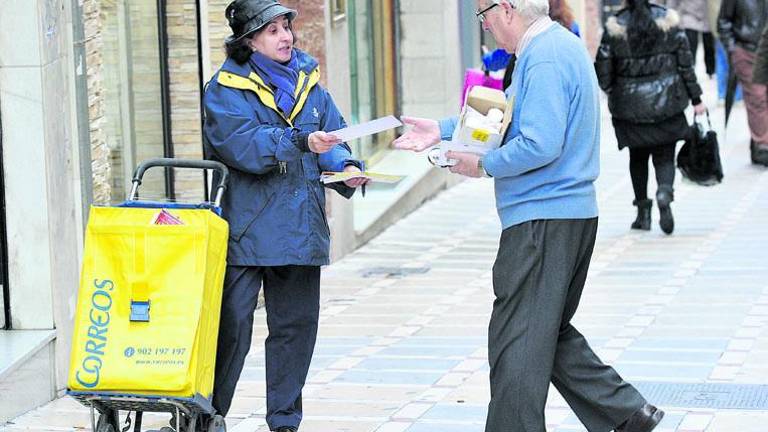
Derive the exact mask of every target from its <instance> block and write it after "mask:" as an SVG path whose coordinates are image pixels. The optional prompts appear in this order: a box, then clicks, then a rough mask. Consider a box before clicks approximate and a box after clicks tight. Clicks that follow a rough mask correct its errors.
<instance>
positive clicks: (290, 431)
mask: <svg viewBox="0 0 768 432" xmlns="http://www.w3.org/2000/svg"><path fill="white" fill-rule="evenodd" d="M275 432H296V429H294V428H292V427H288V426H283V427H279V428H277V430H276V431H275Z"/></svg>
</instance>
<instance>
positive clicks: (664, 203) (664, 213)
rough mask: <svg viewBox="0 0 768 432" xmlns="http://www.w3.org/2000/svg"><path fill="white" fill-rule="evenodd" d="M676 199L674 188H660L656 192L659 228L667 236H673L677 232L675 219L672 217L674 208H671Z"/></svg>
mask: <svg viewBox="0 0 768 432" xmlns="http://www.w3.org/2000/svg"><path fill="white" fill-rule="evenodd" d="M674 199H675V198H674V194H673V192H672V187H670V186H659V190H658V191H657V192H656V203H657V204H658V205H659V226H661V230H662V231H664V233H665V234H672V231H674V230H675V218H674V217H673V216H672V207H670V204H671V203H672V201H673V200H674Z"/></svg>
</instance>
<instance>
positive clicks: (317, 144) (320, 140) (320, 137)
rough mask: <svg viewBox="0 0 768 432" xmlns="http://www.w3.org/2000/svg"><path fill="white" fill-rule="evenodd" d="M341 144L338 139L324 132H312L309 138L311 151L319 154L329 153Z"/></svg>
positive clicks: (308, 142) (308, 143)
mask: <svg viewBox="0 0 768 432" xmlns="http://www.w3.org/2000/svg"><path fill="white" fill-rule="evenodd" d="M339 143H341V140H340V139H339V138H338V137H336V136H334V135H332V134H329V133H325V132H323V131H317V132H312V133H311V134H309V137H308V138H307V145H308V146H309V149H310V150H311V151H312V153H317V154H320V153H325V152H328V151H330V150H331V149H332V148H333V146H335V145H336V144H339Z"/></svg>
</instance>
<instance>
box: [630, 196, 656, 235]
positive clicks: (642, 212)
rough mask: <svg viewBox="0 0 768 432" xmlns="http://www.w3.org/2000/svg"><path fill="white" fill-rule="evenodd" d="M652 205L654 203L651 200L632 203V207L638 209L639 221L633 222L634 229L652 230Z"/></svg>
mask: <svg viewBox="0 0 768 432" xmlns="http://www.w3.org/2000/svg"><path fill="white" fill-rule="evenodd" d="M651 204H653V201H651V200H649V199H643V200H634V201H632V205H634V206H635V207H637V219H635V221H634V222H632V229H639V230H643V231H650V230H651Z"/></svg>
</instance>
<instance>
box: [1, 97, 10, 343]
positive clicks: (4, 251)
mask: <svg viewBox="0 0 768 432" xmlns="http://www.w3.org/2000/svg"><path fill="white" fill-rule="evenodd" d="M7 234H8V231H7V230H6V224H5V170H4V167H3V121H2V112H0V285H2V290H3V302H2V303H3V304H2V308H3V317H4V318H5V319H4V320H0V329H10V328H11V290H10V289H9V288H8V260H7V257H8V235H7Z"/></svg>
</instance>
